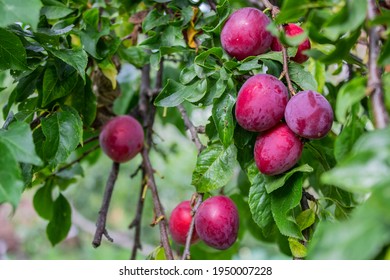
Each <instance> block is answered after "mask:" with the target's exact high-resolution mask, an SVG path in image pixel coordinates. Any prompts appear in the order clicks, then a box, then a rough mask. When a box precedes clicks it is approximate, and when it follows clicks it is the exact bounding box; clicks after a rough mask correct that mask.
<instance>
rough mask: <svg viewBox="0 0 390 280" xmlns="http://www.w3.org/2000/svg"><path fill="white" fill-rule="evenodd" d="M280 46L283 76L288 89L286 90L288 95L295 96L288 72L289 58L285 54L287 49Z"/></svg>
mask: <svg viewBox="0 0 390 280" xmlns="http://www.w3.org/2000/svg"><path fill="white" fill-rule="evenodd" d="M281 46H282V55H283V74H284V77H285V78H286V81H287V87H288V90H289V91H290V94H291V95H295V90H294V87H293V85H292V82H291V78H290V74H289V71H288V59H289V58H288V54H287V48H286V47H285V46H284V45H283V44H281Z"/></svg>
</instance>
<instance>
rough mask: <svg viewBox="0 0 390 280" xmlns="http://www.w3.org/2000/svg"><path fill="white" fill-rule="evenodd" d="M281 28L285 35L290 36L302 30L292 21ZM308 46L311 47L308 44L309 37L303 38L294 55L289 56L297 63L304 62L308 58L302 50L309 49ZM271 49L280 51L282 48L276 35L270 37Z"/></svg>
mask: <svg viewBox="0 0 390 280" xmlns="http://www.w3.org/2000/svg"><path fill="white" fill-rule="evenodd" d="M283 28H284V30H285V32H286V35H287V36H291V37H293V36H296V35H299V34H301V33H302V32H303V29H302V28H301V27H300V26H298V25H296V24H294V23H289V24H286V25H285V26H284V27H283ZM310 48H311V44H310V41H309V39H305V40H304V41H303V42H302V43H300V44H299V46H298V50H297V53H296V54H295V56H294V57H291V58H290V59H291V60H293V61H295V62H297V63H303V62H305V61H306V60H308V59H309V57H308V56H307V55H305V54H303V51H305V50H309V49H310ZM271 50H273V51H281V50H282V45H281V44H280V42H279V40H278V38H276V37H274V38H273V39H272V43H271Z"/></svg>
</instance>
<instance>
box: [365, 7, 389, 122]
mask: <svg viewBox="0 0 390 280" xmlns="http://www.w3.org/2000/svg"><path fill="white" fill-rule="evenodd" d="M377 11H378V7H377V5H376V1H375V0H369V1H368V12H367V18H368V19H369V20H370V21H371V20H373V19H374V18H375V17H376V15H377V13H378V12H377ZM381 28H382V27H381V26H378V25H374V26H371V27H369V28H368V37H369V46H368V49H369V58H368V83H367V91H368V95H369V96H370V97H371V103H372V107H373V111H374V121H375V127H376V128H379V129H381V128H385V127H386V126H387V125H388V123H389V115H388V113H387V111H386V108H385V104H384V97H383V95H384V94H383V92H384V90H383V83H382V80H381V74H382V69H381V68H380V67H379V66H378V57H379V54H380V45H379V41H380V33H381V32H380V31H381Z"/></svg>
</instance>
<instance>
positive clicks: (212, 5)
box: [207, 0, 217, 12]
mask: <svg viewBox="0 0 390 280" xmlns="http://www.w3.org/2000/svg"><path fill="white" fill-rule="evenodd" d="M207 2H208V3H209V6H210V8H211V9H212V10H213V11H214V12H215V11H216V10H217V5H216V4H215V2H214V0H207Z"/></svg>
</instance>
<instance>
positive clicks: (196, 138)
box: [177, 104, 205, 153]
mask: <svg viewBox="0 0 390 280" xmlns="http://www.w3.org/2000/svg"><path fill="white" fill-rule="evenodd" d="M177 108H178V109H179V111H180V114H181V117H182V119H183V121H184V125H185V126H186V128H187V129H188V130H189V131H190V133H191V140H192V142H194V144H195V146H196V148H197V149H198V151H199V153H200V152H202V150H203V149H204V148H205V146H204V145H203V144H202V142H201V141H200V139H199V136H198V131H197V129H196V127H195V126H194V124H193V123H192V122H191V120H190V118H189V117H188V114H187V111H186V109H185V108H184V106H183V105H182V104H180V105H178V106H177Z"/></svg>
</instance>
